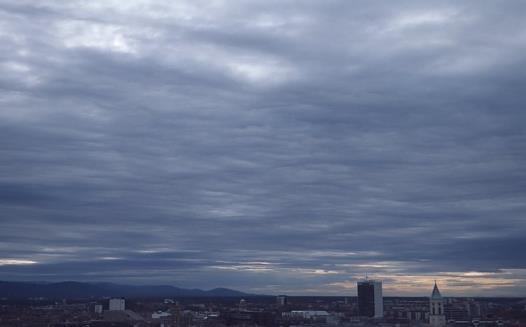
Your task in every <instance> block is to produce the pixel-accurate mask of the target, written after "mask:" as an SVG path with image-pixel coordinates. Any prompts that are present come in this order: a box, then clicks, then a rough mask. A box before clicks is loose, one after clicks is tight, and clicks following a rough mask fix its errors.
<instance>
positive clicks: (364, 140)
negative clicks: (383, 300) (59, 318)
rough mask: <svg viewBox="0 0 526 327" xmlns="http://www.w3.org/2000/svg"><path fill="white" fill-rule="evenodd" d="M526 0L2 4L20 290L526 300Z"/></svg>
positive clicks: (13, 244) (7, 232)
mask: <svg viewBox="0 0 526 327" xmlns="http://www.w3.org/2000/svg"><path fill="white" fill-rule="evenodd" d="M524 6H525V5H524V4H523V3H521V2H519V1H517V2H515V1H510V2H507V3H506V6H503V5H497V4H496V3H492V2H484V1H476V2H475V1H473V2H465V3H462V4H458V3H456V2H447V1H440V2H435V3H433V2H426V3H422V2H418V1H414V2H413V1H402V2H400V3H399V4H398V5H396V6H395V5H393V4H388V3H383V2H371V1H366V2H359V1H357V2H339V1H326V2H319V3H318V2H309V1H307V2H294V1H290V2H288V1H277V2H273V1H265V2H240V3H238V2H225V3H223V2H220V1H219V2H212V3H211V4H210V3H209V2H203V3H198V2H195V1H191V2H188V3H185V2H178V3H177V4H174V5H167V4H163V3H156V2H147V3H146V2H141V1H137V2H135V1H130V2H129V4H128V5H126V6H121V5H119V4H118V3H117V2H116V3H112V2H106V1H104V2H90V3H89V4H85V3H83V2H68V4H67V5H66V4H64V3H62V2H54V1H49V2H43V3H39V4H38V5H36V4H35V3H33V2H29V1H28V2H24V1H19V2H16V3H15V2H9V1H1V2H0V21H1V22H2V23H1V32H0V39H1V40H2V42H0V89H1V93H0V108H1V110H0V244H1V246H0V279H23V280H35V279H42V280H64V279H77V280H78V279H81V280H119V281H122V280H129V281H130V282H139V283H156V282H162V283H174V284H178V285H179V286H188V287H215V286H228V287H234V288H240V289H244V290H249V291H250V290H255V291H262V292H273V291H279V290H283V289H286V290H289V291H290V292H291V293H294V292H297V293H301V292H312V293H347V292H351V291H352V289H351V290H346V289H345V288H344V287H349V286H348V285H350V284H346V283H348V282H349V281H351V282H352V281H353V280H355V278H358V277H359V276H361V275H362V274H363V273H364V272H365V271H368V272H369V273H370V274H372V275H375V274H376V275H377V276H379V277H381V278H385V279H386V281H387V282H388V283H390V284H391V286H392V287H393V292H395V291H396V287H397V286H400V285H401V284H400V283H402V282H406V281H404V280H403V279H401V278H403V276H404V275H407V276H414V278H415V279H418V278H421V279H422V280H425V278H431V277H430V276H439V277H438V278H444V281H445V282H447V283H448V285H450V286H451V288H450V292H451V293H454V292H455V288H454V286H455V285H479V286H480V285H483V286H484V287H486V288H484V287H479V288H478V290H479V293H480V292H487V294H490V293H491V294H515V295H516V294H518V293H517V292H523V291H524V290H525V285H526V265H525V263H526V257H525V254H524V253H523V252H521V251H517V249H521V248H525V247H526V240H525V239H524V236H523V235H524V233H525V232H526V223H525V220H524V213H525V205H524V203H525V201H524V200H525V190H526V184H525V180H526V178H525V177H526V176H525V175H526V174H525V169H524V167H525V166H526V165H525V151H524V144H525V141H526V140H525V132H524V128H523V125H524V122H525V121H526V113H525V111H524V109H523V107H524V104H525V103H526V98H525V97H526V96H525V93H524V92H523V91H522V89H523V88H524V83H525V81H526V76H525V75H526V74H525V73H524V69H522V67H524V63H525V62H524V56H523V55H522V53H523V52H524V51H523V50H524V48H525V44H526V34H524V32H523V31H524V30H526V26H524V25H525V23H524V22H523V21H522V19H521V15H520V14H519V13H520V12H522V11H523V10H524V9H526V8H524ZM7 260H15V261H16V260H19V261H20V260H26V261H27V260H29V261H34V262H35V263H34V264H22V263H23V262H20V264H13V262H12V261H11V262H10V263H9V264H7ZM470 272H480V273H481V274H487V275H483V277H484V280H483V281H481V279H482V277H480V276H478V277H469V276H470V275H469V273H470ZM466 273H468V275H465V274H466ZM455 274H456V275H455ZM462 274H464V275H462ZM393 276H394V277H393ZM458 276H463V277H461V278H460V277H458ZM466 276H467V277H466ZM468 277H469V278H473V279H472V280H466V278H468ZM486 277H487V278H486ZM431 279H432V278H431ZM486 279H487V280H486ZM506 280H508V281H509V280H512V282H511V284H507V283H504V282H503V281H506ZM492 281H494V283H493V284H492ZM455 283H456V284H455ZM510 285H511V286H510ZM412 286H413V287H414V289H413V290H412V291H413V292H414V293H419V292H421V291H422V288H421V287H424V286H423V285H420V284H418V283H416V284H414V285H412ZM351 287H352V286H351ZM426 291H427V289H426ZM459 292H460V291H459ZM462 292H468V293H469V289H462ZM485 294H486V293H485Z"/></svg>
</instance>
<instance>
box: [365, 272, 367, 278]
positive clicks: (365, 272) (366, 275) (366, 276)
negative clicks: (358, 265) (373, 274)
mask: <svg viewBox="0 0 526 327" xmlns="http://www.w3.org/2000/svg"><path fill="white" fill-rule="evenodd" d="M365 280H367V272H365Z"/></svg>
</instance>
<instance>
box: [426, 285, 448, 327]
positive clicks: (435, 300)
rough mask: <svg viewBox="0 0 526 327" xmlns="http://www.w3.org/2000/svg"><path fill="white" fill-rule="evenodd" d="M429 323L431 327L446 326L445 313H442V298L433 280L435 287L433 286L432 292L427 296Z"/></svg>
mask: <svg viewBox="0 0 526 327" xmlns="http://www.w3.org/2000/svg"><path fill="white" fill-rule="evenodd" d="M429 325H430V326H431V327H445V326H446V315H445V313H444V299H443V298H442V295H441V294H440V291H439V290H438V286H437V283H436V281H435V287H433V293H431V297H430V298H429Z"/></svg>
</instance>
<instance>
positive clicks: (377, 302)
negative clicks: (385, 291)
mask: <svg viewBox="0 0 526 327" xmlns="http://www.w3.org/2000/svg"><path fill="white" fill-rule="evenodd" d="M358 312H359V315H360V316H363V317H374V318H382V317H383V316H384V300H383V297H382V282H381V281H378V280H367V279H366V280H364V281H359V282H358Z"/></svg>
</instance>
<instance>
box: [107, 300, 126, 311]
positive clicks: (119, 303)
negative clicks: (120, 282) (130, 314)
mask: <svg viewBox="0 0 526 327" xmlns="http://www.w3.org/2000/svg"><path fill="white" fill-rule="evenodd" d="M125 309H126V308H125V302H124V298H123V297H122V298H118V299H117V298H116V299H110V305H109V311H115V310H119V311H120V310H125Z"/></svg>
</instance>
